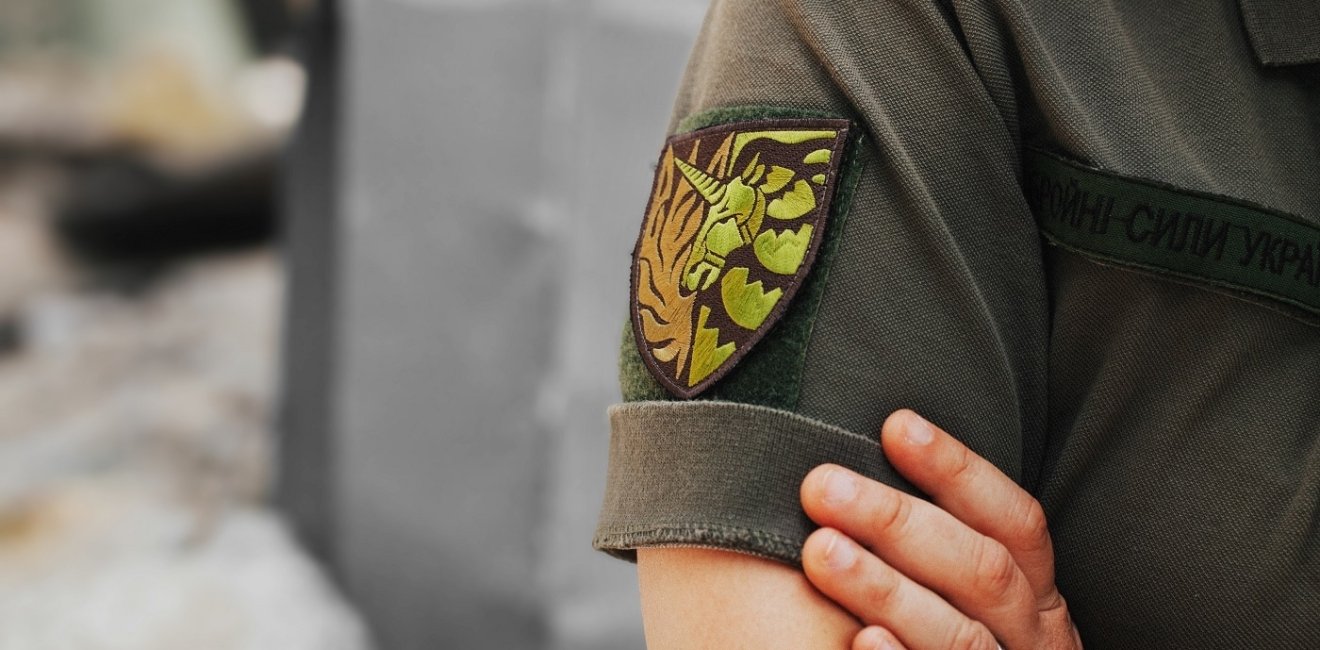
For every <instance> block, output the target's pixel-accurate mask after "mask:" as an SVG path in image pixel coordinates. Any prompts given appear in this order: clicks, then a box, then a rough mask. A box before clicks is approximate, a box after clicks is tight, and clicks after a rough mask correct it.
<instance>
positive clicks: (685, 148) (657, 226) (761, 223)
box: [632, 119, 848, 398]
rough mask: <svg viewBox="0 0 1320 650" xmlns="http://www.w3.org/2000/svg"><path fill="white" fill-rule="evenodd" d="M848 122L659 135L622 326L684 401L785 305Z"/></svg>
mask: <svg viewBox="0 0 1320 650" xmlns="http://www.w3.org/2000/svg"><path fill="white" fill-rule="evenodd" d="M847 131H848V122H847V121H846V120H831V119H778V120H761V121H755V122H742V123H734V124H727V125H721V126H715V127H711V128H708V129H702V130H699V131H694V132H692V133H686V134H683V135H679V136H675V137H673V138H670V139H669V141H668V142H667V143H666V145H665V148H664V151H663V152H662V153H661V155H660V162H659V165H658V167H657V169H656V174H655V183H654V185H653V186H652V189H651V199H650V202H649V204H648V206H647V209H646V216H645V219H644V221H643V223H642V232H641V234H640V235H639V236H638V238H637V246H636V248H635V249H634V250H633V266H632V321H633V322H632V325H633V327H632V329H633V334H634V338H635V339H636V342H637V348H638V351H639V352H640V354H641V356H642V359H643V360H644V362H645V363H646V366H647V368H648V369H649V370H650V371H651V374H652V375H654V376H655V378H656V379H657V380H659V381H660V383H661V384H663V385H664V386H665V387H666V388H667V389H668V390H669V391H670V392H671V393H673V394H674V395H676V396H678V397H682V398H691V397H694V396H696V395H697V394H699V393H700V392H701V391H703V390H705V389H706V388H707V387H708V386H710V385H711V384H713V383H714V382H716V381H717V380H719V379H720V378H721V377H723V376H724V374H725V373H727V372H728V371H729V369H730V368H732V367H733V366H734V365H735V364H737V363H738V361H739V360H740V359H742V357H743V355H745V354H747V352H748V351H749V350H750V349H751V348H752V346H753V345H755V344H756V342H757V341H759V340H760V339H761V337H762V336H764V335H765V333H766V332H767V331H768V330H769V329H770V328H771V326H773V325H774V324H775V322H776V321H777V320H778V319H779V317H780V316H781V315H782V314H783V313H784V310H785V309H786V308H787V306H788V304H789V302H790V301H791V300H792V298H793V295H794V293H796V292H797V290H798V287H800V286H801V284H802V280H803V278H804V277H805V276H806V274H807V272H808V270H810V268H811V264H812V261H813V260H814V259H815V256H816V251H817V250H818V249H819V247H820V242H821V240H822V239H823V238H824V232H825V225H826V224H825V222H826V219H827V218H828V216H829V212H830V201H831V199H832V197H833V194H834V187H835V185H836V184H837V182H838V175H839V174H838V171H839V167H840V162H841V160H842V158H843V149H844V145H845V143H846V142H847Z"/></svg>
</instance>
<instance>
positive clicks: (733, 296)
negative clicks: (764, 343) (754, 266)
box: [720, 266, 784, 330]
mask: <svg viewBox="0 0 1320 650" xmlns="http://www.w3.org/2000/svg"><path fill="white" fill-rule="evenodd" d="M747 273H748V269H747V268H746V267H743V266H737V267H734V268H732V269H729V272H728V273H726V274H724V280H722V281H721V282H720V297H721V298H722V299H723V302H724V311H725V312H726V313H728V314H729V318H730V319H731V320H733V322H735V323H737V324H738V326H739V327H742V328H743V329H749V330H754V329H756V328H758V327H760V326H761V323H764V322H765V317H766V316H769V315H770V311H771V310H772V309H774V308H775V303H777V302H779V296H781V295H783V293H784V292H783V291H782V290H780V289H778V288H776V289H771V290H770V291H766V290H765V289H764V287H763V285H762V284H761V281H760V280H757V281H756V282H753V283H751V284H748V283H747Z"/></svg>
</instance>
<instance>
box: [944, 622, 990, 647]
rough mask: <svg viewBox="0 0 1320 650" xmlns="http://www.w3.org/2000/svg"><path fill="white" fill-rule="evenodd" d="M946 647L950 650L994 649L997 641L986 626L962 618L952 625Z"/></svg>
mask: <svg viewBox="0 0 1320 650" xmlns="http://www.w3.org/2000/svg"><path fill="white" fill-rule="evenodd" d="M948 647H949V648H950V649H951V650H996V649H997V648H998V647H999V643H998V642H997V641H995V637H994V635H993V634H990V630H989V628H987V627H986V626H984V625H982V624H981V623H978V622H976V621H972V620H964V621H962V622H960V623H958V624H956V625H955V626H954V628H953V632H952V636H951V638H950V640H949V644H948Z"/></svg>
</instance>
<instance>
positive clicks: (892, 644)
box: [852, 625, 905, 650]
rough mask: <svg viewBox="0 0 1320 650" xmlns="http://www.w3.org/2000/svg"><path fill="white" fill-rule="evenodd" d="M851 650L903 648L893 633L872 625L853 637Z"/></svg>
mask: <svg viewBox="0 0 1320 650" xmlns="http://www.w3.org/2000/svg"><path fill="white" fill-rule="evenodd" d="M852 650H905V647H904V645H903V642H902V641H899V640H898V637H896V636H894V633H893V632H890V631H889V630H886V629H885V628H883V627H880V626H878V625H872V626H871V627H868V628H866V629H864V630H862V631H861V632H858V633H857V636H855V637H853V642H852Z"/></svg>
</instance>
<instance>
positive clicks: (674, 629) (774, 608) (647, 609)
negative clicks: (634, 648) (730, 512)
mask: <svg viewBox="0 0 1320 650" xmlns="http://www.w3.org/2000/svg"><path fill="white" fill-rule="evenodd" d="M637 575H638V579H639V582H640V584H641V591H642V618H643V624H644V627H645V630H646V646H647V648H648V649H649V650H692V649H694V648H698V649H704V648H711V649H716V648H718V649H719V650H731V649H741V648H747V649H748V650H751V649H753V648H755V649H756V650H775V649H777V648H783V649H785V650H787V649H790V648H791V649H793V650H800V649H802V648H812V649H817V648H819V649H821V650H830V649H835V648H837V649H838V650H846V649H847V648H850V647H851V644H852V638H853V636H855V635H856V634H857V632H859V631H860V630H861V629H862V628H861V624H860V623H858V622H857V620H856V619H854V618H853V617H852V616H851V615H849V614H848V613H847V612H845V611H843V610H842V609H840V608H839V606H838V605H836V604H834V602H833V601H830V600H828V599H827V598H825V596H823V595H821V594H820V592H818V591H816V589H815V587H812V586H811V583H810V582H808V581H807V577H806V576H805V575H804V574H803V573H802V572H801V571H798V570H797V569H794V568H792V567H788V566H785V565H783V564H780V563H778V562H774V561H772V560H766V559H762V558H758V557H753V556H750V555H745V554H741V553H733V552H729V551H720V550H713V549H702V548H642V549H638V550H637Z"/></svg>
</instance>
